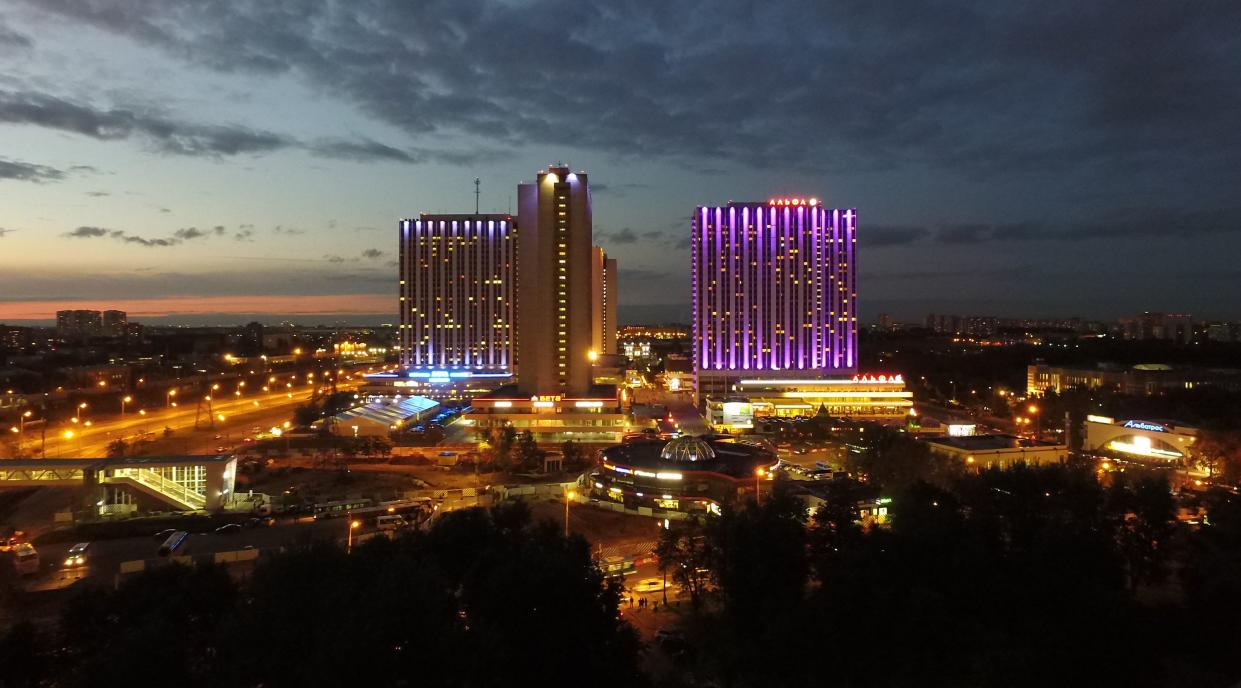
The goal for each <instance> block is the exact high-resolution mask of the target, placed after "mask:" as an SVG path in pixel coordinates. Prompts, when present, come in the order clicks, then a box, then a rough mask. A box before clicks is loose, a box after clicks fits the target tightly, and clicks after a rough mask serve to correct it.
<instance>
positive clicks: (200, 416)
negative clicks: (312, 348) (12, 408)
mask: <svg viewBox="0 0 1241 688" xmlns="http://www.w3.org/2000/svg"><path fill="white" fill-rule="evenodd" d="M286 384H291V383H286ZM355 388H356V385H355V384H354V383H345V384H340V385H338V387H337V389H338V391H352V390H353V389H355ZM312 391H313V384H312V383H308V382H303V383H301V384H298V385H296V386H292V387H281V388H279V389H272V390H271V391H268V392H263V391H262V390H258V391H257V392H251V391H248V390H246V389H244V388H238V389H236V390H234V391H233V392H225V393H221V392H219V391H216V392H215V396H213V397H212V399H211V400H210V401H209V402H208V401H207V400H206V399H205V398H204V399H203V400H201V404H200V403H198V400H195V401H194V402H189V401H186V400H184V399H182V400H181V401H179V402H174V403H176V404H177V405H176V406H172V405H169V406H166V407H164V408H160V409H144V413H139V412H133V411H131V412H129V413H126V414H125V416H124V417H114V418H107V419H99V420H89V418H87V419H84V420H83V421H82V422H80V423H76V424H74V423H68V424H64V425H62V426H61V427H59V428H57V429H56V431H54V432H49V433H48V435H47V438H46V442H47V444H46V452H47V456H49V457H98V456H105V455H106V454H107V448H108V444H110V443H111V442H113V441H114V440H117V439H124V440H125V441H127V442H132V441H134V440H136V439H138V438H139V437H141V436H142V435H144V434H147V433H149V435H148V436H149V437H151V438H152V439H159V438H160V437H162V435H163V432H164V428H172V430H173V435H174V436H178V435H181V436H183V437H182V438H181V439H184V440H185V442H183V446H184V450H183V451H184V453H187V454H189V453H210V452H212V451H214V450H215V446H214V445H213V444H212V440H214V438H215V436H216V435H222V436H223V437H221V440H222V441H221V442H217V443H216V444H230V443H231V444H235V443H237V442H239V441H240V440H241V438H242V436H244V435H249V434H250V431H251V430H252V428H253V427H254V426H256V425H257V426H259V427H262V428H264V429H266V428H268V427H270V426H271V425H272V424H274V425H279V424H280V423H281V422H283V421H284V420H287V419H288V418H289V417H290V416H291V415H292V413H293V409H294V408H295V407H297V406H300V405H302V404H305V403H306V402H307V401H308V400H309V399H310V397H311V395H312ZM238 392H240V393H238ZM221 417H222V419H221ZM87 420H89V422H90V425H89V426H87V425H85V423H86V422H87ZM273 421H274V422H273ZM196 426H197V427H196ZM196 429H197V430H198V431H199V432H197V433H195V432H193V431H194V430H196ZM186 436H188V437H186ZM193 436H196V439H190V437H193ZM204 438H205V439H204ZM173 444H174V446H175V443H173ZM32 445H33V446H32ZM25 446H26V449H27V451H33V452H34V453H35V454H36V455H38V451H39V446H38V440H37V439H34V440H27V441H26V445H25Z"/></svg>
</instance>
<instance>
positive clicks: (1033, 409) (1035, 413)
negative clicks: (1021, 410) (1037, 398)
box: [1028, 404, 1040, 440]
mask: <svg viewBox="0 0 1241 688" xmlns="http://www.w3.org/2000/svg"><path fill="white" fill-rule="evenodd" d="M1028 410H1029V411H1030V415H1032V416H1034V439H1036V440H1037V439H1038V434H1039V432H1038V431H1039V425H1040V423H1039V414H1038V407H1037V406H1035V405H1034V404H1030V408H1029V409H1028Z"/></svg>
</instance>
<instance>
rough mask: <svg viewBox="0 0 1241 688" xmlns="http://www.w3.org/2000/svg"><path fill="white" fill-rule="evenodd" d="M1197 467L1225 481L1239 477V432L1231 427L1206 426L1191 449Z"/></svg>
mask: <svg viewBox="0 0 1241 688" xmlns="http://www.w3.org/2000/svg"><path fill="white" fill-rule="evenodd" d="M1191 454H1192V456H1193V462H1194V464H1195V466H1196V467H1197V468H1199V469H1200V470H1204V471H1206V472H1207V474H1208V475H1210V476H1212V477H1214V476H1215V475H1216V474H1220V475H1221V477H1222V478H1223V479H1224V480H1225V481H1227V482H1236V481H1237V480H1238V479H1241V432H1238V431H1237V430H1235V429H1231V428H1227V429H1224V428H1206V429H1203V431H1202V432H1201V433H1199V435H1198V439H1196V440H1195V441H1194V444H1193V448H1192V450H1191Z"/></svg>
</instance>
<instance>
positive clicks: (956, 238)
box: [859, 207, 1241, 247]
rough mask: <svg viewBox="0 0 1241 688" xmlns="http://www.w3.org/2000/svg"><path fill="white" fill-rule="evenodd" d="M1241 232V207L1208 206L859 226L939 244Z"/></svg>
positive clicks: (874, 233)
mask: <svg viewBox="0 0 1241 688" xmlns="http://www.w3.org/2000/svg"><path fill="white" fill-rule="evenodd" d="M1225 234H1238V235H1241V207H1238V208H1218V209H1209V210H1186V209H1180V208H1141V209H1137V208H1125V209H1117V210H1112V211H1108V212H1107V213H1105V214H1102V215H1099V216H1096V217H1094V218H1091V219H1086V220H1082V221H1075V222H1061V223H1054V224H1052V223H1048V224H1040V223H1002V224H985V223H955V224H953V223H948V224H939V225H933V226H925V227H891V226H883V225H874V226H870V227H863V228H862V229H861V230H859V241H860V242H862V243H863V244H864V245H865V246H875V247H883V246H903V245H905V244H911V243H915V242H918V241H923V240H928V239H933V240H934V241H937V242H939V243H943V244H959V245H970V244H989V243H1010V242H1030V241H1054V242H1078V241H1098V240H1115V239H1126V238H1134V237H1181V238H1187V239H1188V238H1194V237H1205V236H1213V235H1225Z"/></svg>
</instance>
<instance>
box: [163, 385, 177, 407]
mask: <svg viewBox="0 0 1241 688" xmlns="http://www.w3.org/2000/svg"><path fill="white" fill-rule="evenodd" d="M175 396H177V390H175V389H170V390H168V393H167V394H165V395H164V406H165V407H169V406H172V398H173V397H175Z"/></svg>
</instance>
